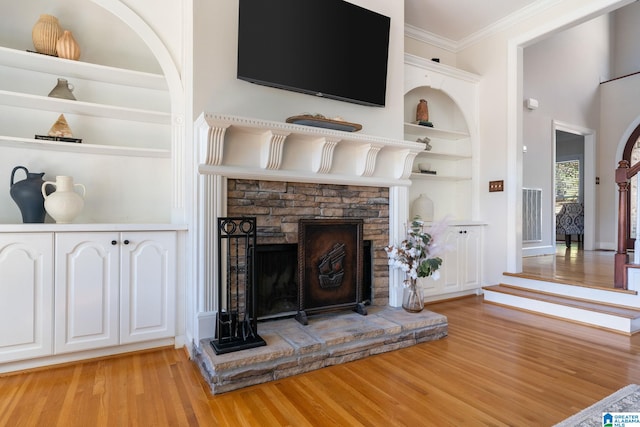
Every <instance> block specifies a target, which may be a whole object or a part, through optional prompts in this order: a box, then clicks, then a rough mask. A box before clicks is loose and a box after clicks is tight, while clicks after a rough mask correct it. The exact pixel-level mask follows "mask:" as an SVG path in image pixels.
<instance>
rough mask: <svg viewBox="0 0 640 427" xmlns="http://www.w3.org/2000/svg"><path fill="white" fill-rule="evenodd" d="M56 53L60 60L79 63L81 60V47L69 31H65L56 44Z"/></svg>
mask: <svg viewBox="0 0 640 427" xmlns="http://www.w3.org/2000/svg"><path fill="white" fill-rule="evenodd" d="M56 52H58V56H59V57H60V58H65V59H71V60H74V61H77V60H78V58H80V46H79V45H78V42H76V39H75V38H73V34H72V33H71V31H69V30H64V31H63V32H62V35H61V36H60V38H59V39H58V42H57V43H56Z"/></svg>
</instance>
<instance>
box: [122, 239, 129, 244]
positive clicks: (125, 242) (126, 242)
mask: <svg viewBox="0 0 640 427" xmlns="http://www.w3.org/2000/svg"><path fill="white" fill-rule="evenodd" d="M123 243H124V244H125V245H128V244H129V243H131V242H129V240H126V239H125V241H124V242H123Z"/></svg>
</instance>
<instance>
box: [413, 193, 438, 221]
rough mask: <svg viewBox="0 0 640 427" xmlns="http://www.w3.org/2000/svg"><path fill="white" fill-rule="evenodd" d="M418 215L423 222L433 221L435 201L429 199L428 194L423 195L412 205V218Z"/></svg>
mask: <svg viewBox="0 0 640 427" xmlns="http://www.w3.org/2000/svg"><path fill="white" fill-rule="evenodd" d="M416 215H417V216H419V217H420V219H421V220H423V221H426V222H431V221H433V200H431V199H430V198H428V197H427V195H426V194H421V195H420V197H418V198H417V199H415V200H414V201H413V203H412V204H411V216H412V218H413V217H415V216H416Z"/></svg>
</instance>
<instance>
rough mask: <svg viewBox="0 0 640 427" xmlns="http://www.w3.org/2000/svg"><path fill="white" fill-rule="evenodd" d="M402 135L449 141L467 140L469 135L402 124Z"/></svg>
mask: <svg viewBox="0 0 640 427" xmlns="http://www.w3.org/2000/svg"><path fill="white" fill-rule="evenodd" d="M404 133H405V135H416V136H428V137H429V138H441V139H449V140H457V139H464V138H469V134H468V133H467V132H459V131H455V130H447V129H438V128H432V127H429V126H421V125H416V124H413V123H405V124H404Z"/></svg>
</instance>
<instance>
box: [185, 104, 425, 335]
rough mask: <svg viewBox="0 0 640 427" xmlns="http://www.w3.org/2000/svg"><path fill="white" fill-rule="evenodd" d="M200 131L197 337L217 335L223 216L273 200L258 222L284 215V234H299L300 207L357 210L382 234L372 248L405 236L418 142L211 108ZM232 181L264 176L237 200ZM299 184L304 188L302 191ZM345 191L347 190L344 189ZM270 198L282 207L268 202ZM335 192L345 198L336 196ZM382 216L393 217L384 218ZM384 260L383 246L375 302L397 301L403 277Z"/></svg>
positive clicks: (341, 212)
mask: <svg viewBox="0 0 640 427" xmlns="http://www.w3.org/2000/svg"><path fill="white" fill-rule="evenodd" d="M195 138H196V149H195V155H196V157H197V162H198V164H199V166H198V172H199V179H198V182H197V188H196V191H197V193H198V206H197V230H198V233H197V234H198V235H197V236H196V237H197V238H198V240H199V242H198V253H197V254H195V255H196V256H195V259H196V262H197V265H196V266H195V268H196V269H197V275H198V288H199V289H198V295H199V300H198V301H197V306H198V311H199V313H200V314H199V318H200V322H199V324H198V325H196V329H197V334H196V336H197V338H206V337H210V336H212V335H213V325H214V323H215V321H214V319H215V307H216V306H217V304H216V301H215V299H216V295H217V292H216V289H217V286H218V285H217V277H216V276H217V275H216V268H215V266H214V265H212V264H211V263H210V262H208V261H207V260H212V259H216V247H215V246H216V245H215V242H216V241H217V236H216V232H217V231H216V227H215V224H216V220H217V218H218V217H223V216H230V213H231V212H236V213H249V212H248V211H251V212H253V213H260V212H266V211H267V209H269V210H271V212H270V213H264V215H269V218H266V217H265V218H264V219H263V224H260V223H259V224H258V225H262V226H263V227H265V228H264V230H267V227H268V226H271V225H272V224H271V222H272V221H278V220H277V219H276V218H278V217H280V218H282V219H281V220H280V221H281V222H280V224H279V225H278V224H276V225H275V226H276V227H280V232H282V233H283V239H284V240H285V241H286V239H291V238H292V236H296V237H297V219H298V218H300V217H302V216H306V217H317V216H320V217H327V218H336V217H345V216H347V217H351V218H355V217H360V218H363V219H365V229H366V231H365V236H364V238H365V239H369V238H370V237H368V235H372V236H373V239H375V240H376V242H375V243H374V253H375V252H376V250H375V248H376V247H378V248H380V247H382V246H384V245H386V244H388V243H389V242H391V241H398V240H401V238H402V237H403V235H404V230H403V224H404V223H405V222H406V219H407V218H408V216H409V213H408V205H409V202H408V187H409V186H410V185H411V180H410V179H409V177H410V175H411V170H412V167H413V161H414V159H415V157H416V155H417V154H418V153H419V152H421V151H422V150H423V149H424V146H423V145H422V144H419V143H416V142H409V141H401V140H395V139H389V138H381V137H376V136H370V135H365V134H361V133H359V132H341V131H336V130H331V129H324V128H316V127H311V126H301V125H294V124H289V123H284V122H273V121H266V120H259V119H252V118H244V117H237V116H229V115H222V114H213V113H203V114H201V115H200V117H199V118H198V120H197V121H196V123H195ZM233 180H247V181H248V182H258V183H259V184H257V185H258V188H259V191H258V192H255V191H254V192H253V193H252V194H248V195H242V197H245V199H244V200H240V199H238V201H233V200H231V198H233V197H235V196H234V194H235V193H234V192H235V191H238V188H237V183H234V182H235V181H233ZM239 182H244V181H239ZM230 185H231V186H232V188H231V189H228V188H227V187H228V186H230ZM243 185H244V184H243ZM289 187H290V188H292V189H293V190H294V192H293V193H291V192H289V193H288V195H286V196H285V197H284V198H282V199H281V198H280V196H279V195H278V194H279V193H280V192H281V190H283V189H285V188H289ZM303 188H306V190H305V191H308V193H307V194H304V193H301V192H300V191H302V189H303ZM254 190H255V189H254ZM240 191H243V189H242V188H241V189H240ZM343 191H344V192H345V194H344V195H339V192H343ZM250 193H251V191H250ZM247 197H252V198H251V199H248V198H247ZM254 197H255V198H254ZM296 197H304V198H305V200H296ZM270 198H272V199H273V200H272V201H273V203H276V204H278V203H280V204H282V207H279V206H264V205H265V204H267V203H268V202H269V200H270ZM382 198H385V199H386V200H385V201H383V200H382ZM338 199H341V200H339V202H340V203H336V202H338ZM230 201H231V203H230ZM285 202H287V203H290V205H289V208H285V207H284V204H285ZM303 202H304V203H307V205H304V204H303ZM309 203H315V205H309ZM234 204H235V205H234ZM250 205H254V206H250ZM367 208H370V209H367ZM243 211H244V212H243ZM380 213H384V214H386V215H385V216H386V217H387V219H386V220H383V219H381V218H378V219H375V220H374V217H373V215H379V214H380ZM384 221H386V222H387V223H386V224H385V225H382V223H383V222H384ZM367 224H368V225H367ZM385 228H386V230H387V231H386V236H385V235H384V234H383V233H385V231H384V230H385ZM265 237H266V236H265ZM271 237H275V236H271ZM382 255H384V254H382ZM381 260H382V258H381V254H379V253H378V254H376V262H375V267H374V269H375V272H374V274H375V277H374V282H375V283H374V295H373V298H374V300H375V304H376V305H378V304H380V305H385V304H388V305H391V306H393V307H399V306H400V301H401V294H402V280H403V278H402V277H401V274H400V273H399V272H397V271H393V272H391V274H390V273H389V271H388V268H387V267H386V266H385V265H383V263H382V262H381Z"/></svg>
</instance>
